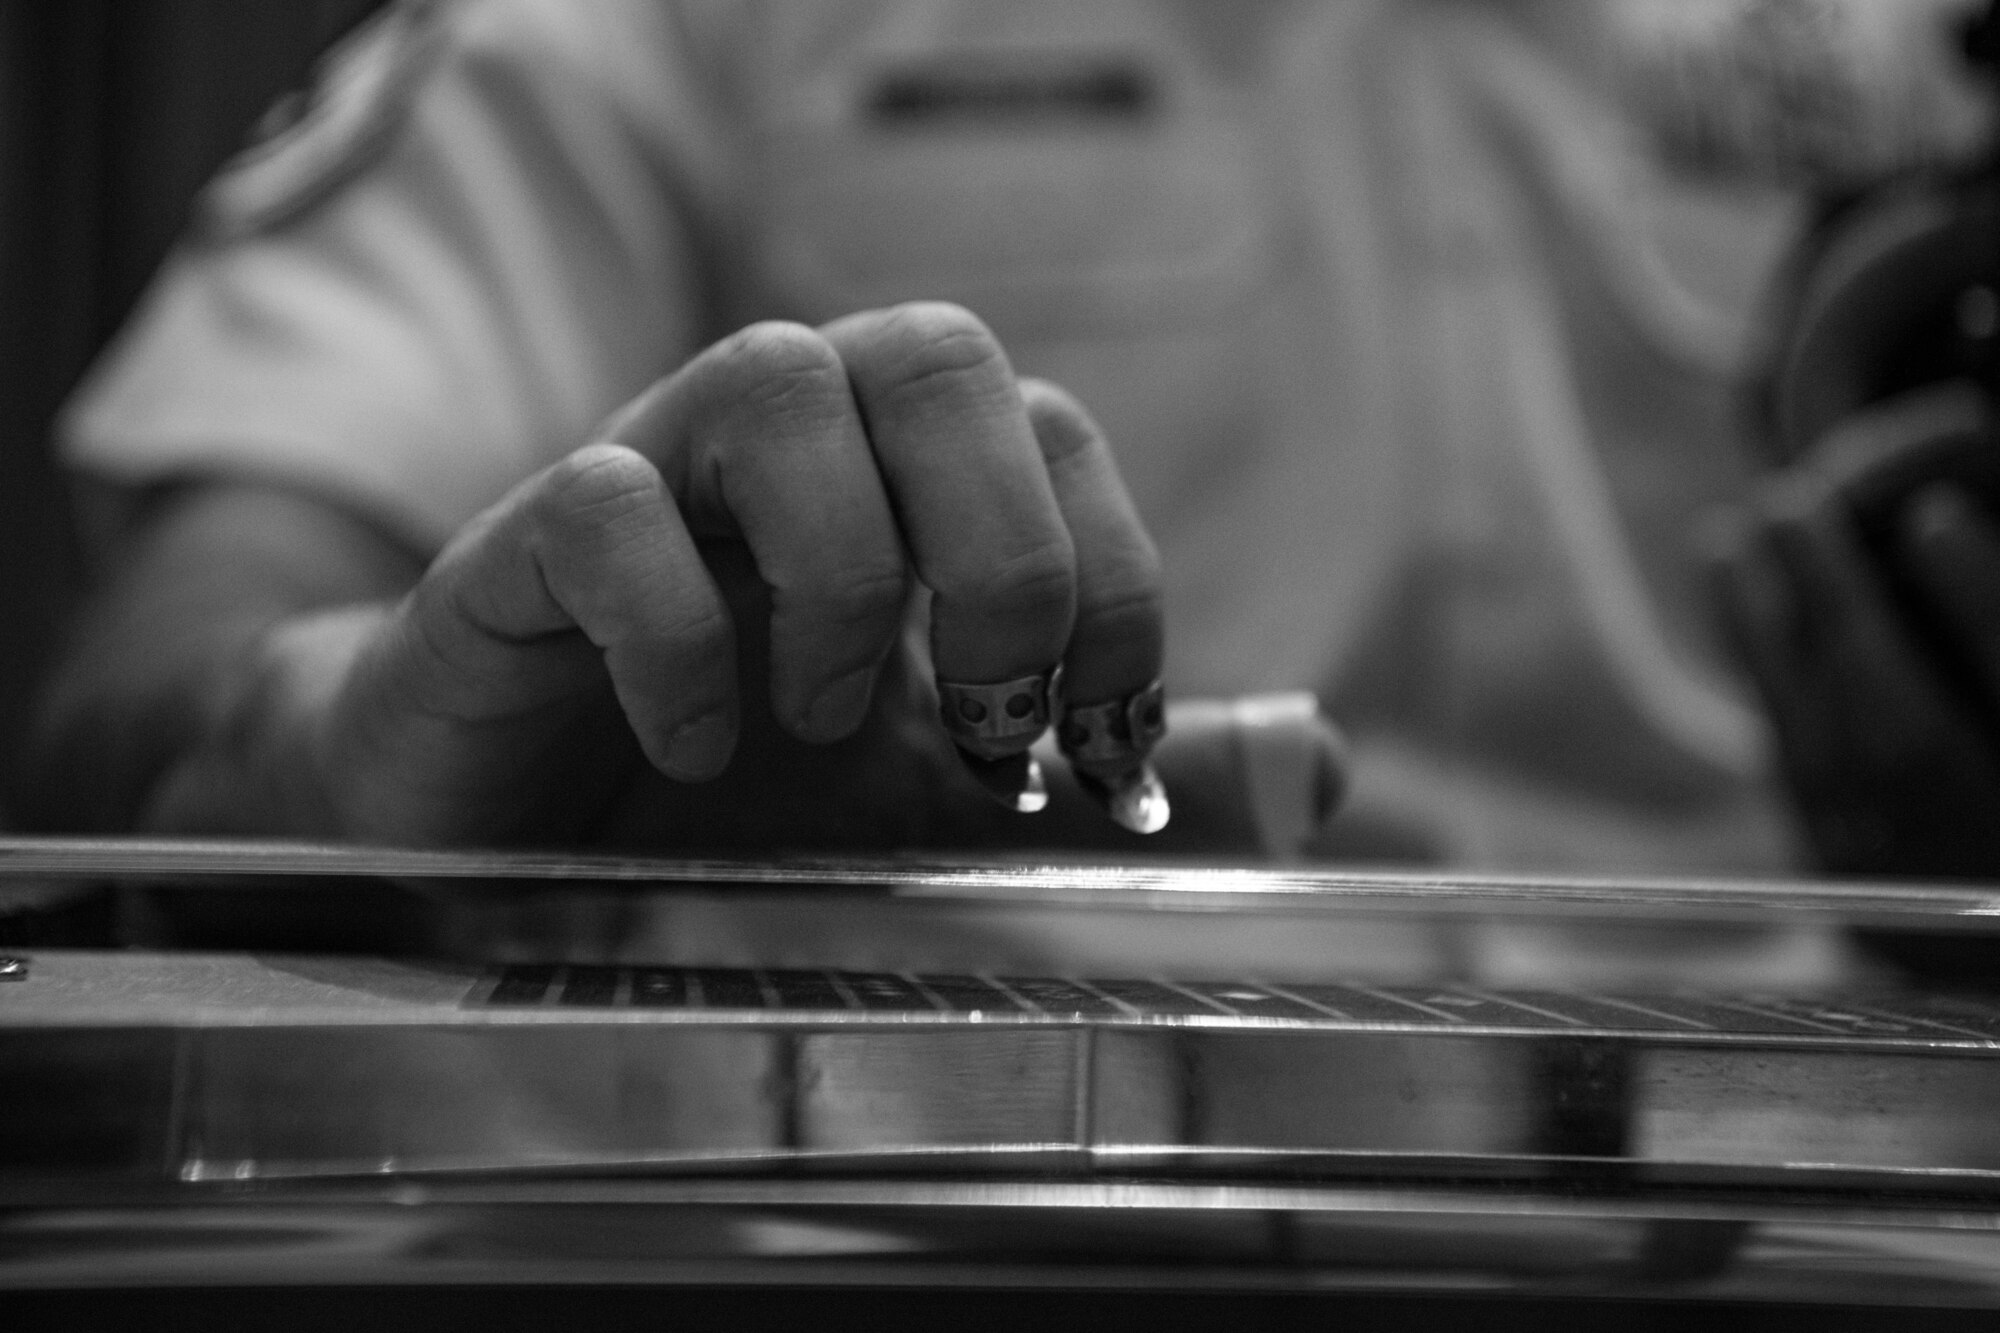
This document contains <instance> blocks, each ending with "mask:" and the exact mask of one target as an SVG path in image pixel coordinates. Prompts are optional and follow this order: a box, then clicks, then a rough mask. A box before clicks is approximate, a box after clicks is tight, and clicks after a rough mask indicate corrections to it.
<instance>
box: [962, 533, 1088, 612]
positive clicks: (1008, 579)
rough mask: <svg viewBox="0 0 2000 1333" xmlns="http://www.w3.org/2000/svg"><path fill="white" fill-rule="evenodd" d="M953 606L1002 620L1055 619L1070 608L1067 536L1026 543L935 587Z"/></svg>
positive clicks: (1072, 568) (1072, 591) (1072, 570)
mask: <svg viewBox="0 0 2000 1333" xmlns="http://www.w3.org/2000/svg"><path fill="white" fill-rule="evenodd" d="M938 592H939V594H940V595H941V596H946V597H949V598H951V599H952V600H953V601H954V602H956V603H957V604H958V605H959V606H961V607H963V608H965V609H967V610H970V611H974V612H976V613H979V614H983V615H991V616H999V617H1003V618H1006V619H1010V620H1012V619H1029V620H1044V619H1061V620H1064V621H1067V620H1069V619H1070V618H1072V617H1073V616H1074V615H1075V613H1076V560H1075V552H1074V551H1073V550H1072V549H1071V548H1070V546H1069V543H1068V542H1067V541H1051V542H1044V543H1042V544H1039V545H1036V546H1033V547H1029V548H1027V549H1026V550H1023V551H1020V552H1017V553H1015V554H1013V555H1010V556H1006V557H1003V558H1001V559H999V560H996V561H993V562H990V563H988V564H986V565H984V566H982V567H981V568H980V569H979V570H978V571H977V573H976V574H974V575H971V576H968V577H967V578H966V579H964V580H963V582H959V583H956V584H955V585H954V586H950V587H945V588H940V589H938Z"/></svg>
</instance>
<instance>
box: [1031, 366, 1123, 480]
mask: <svg viewBox="0 0 2000 1333" xmlns="http://www.w3.org/2000/svg"><path fill="white" fill-rule="evenodd" d="M1021 401H1022V402H1023V403H1024V404H1025V405H1026V407H1027V410H1028V421H1029V423H1030V424H1031V425H1032V426H1033V427H1034V431H1035V440H1036V443H1038V444H1039V445H1040V446H1041V449H1042V456H1043V458H1044V459H1046V460H1047V462H1048V464H1049V465H1050V466H1051V467H1060V466H1062V465H1064V464H1066V463H1069V462H1072V461H1073V460H1076V459H1079V458H1082V457H1085V456H1086V455H1089V454H1091V453H1093V452H1095V451H1096V450H1098V449H1101V448H1103V447H1104V439H1103V435H1102V433H1101V432H1100V431H1099V430H1098V428H1097V423H1096V422H1095V421H1094V420H1092V419H1091V416H1090V413H1088V412H1086V411H1085V410H1084V408H1083V404H1081V403H1079V402H1077V400H1076V399H1075V398H1074V397H1072V396H1071V395H1070V393H1069V391H1068V390H1066V389H1063V388H1061V387H1060V386H1058V385H1055V384H1051V383H1050V382H1049V381H1047V380H1038V379H1024V380H1022V381H1021Z"/></svg>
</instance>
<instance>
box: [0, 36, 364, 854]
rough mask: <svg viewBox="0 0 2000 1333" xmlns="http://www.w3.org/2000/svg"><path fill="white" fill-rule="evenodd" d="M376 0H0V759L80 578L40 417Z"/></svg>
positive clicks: (10, 747) (1, 762)
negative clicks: (330, 48)
mask: <svg viewBox="0 0 2000 1333" xmlns="http://www.w3.org/2000/svg"><path fill="white" fill-rule="evenodd" d="M379 3H380V0H285V2H284V3H282V4H272V3H269V0H62V3H59V4H58V3H50V2H49V0H0V310H5V311H6V312H7V318H6V319H5V320H4V321H0V768H4V767H5V766H6V765H7V763H8V762H9V761H10V757H11V755H12V754H13V753H14V751H15V749H16V748H17V746H16V743H17V740H18V738H19V736H20V734H21V731H22V727H23V724H24V723H25V721H26V717H25V713H26V709H27V706H28V701H29V699H30V697H31V695H32V682H33V680H34V678H35V676H36V674H37V673H38V672H39V670H40V669H41V667H42V665H43V664H44V662H45V661H46V660H47V657H48V653H49V648H50V642H51V640H52V639H53V638H54V636H55V635H56V634H57V633H58V629H59V626H60V624H61V621H62V618H63V616H64V615H65V614H66V612H67V611H68V609H69V607H70V606H71V605H72V604H73V603H74V602H75V600H76V597H77V595H78V593H79V592H80V588H81V584H82V582H83V572H82V568H81V562H80V559H79V557H78V553H77V551H76V548H75V545H74V542H73V540H72V534H71V528H70V524H69V517H68V510H67V507H66V503H65V496H64V493H63V488H62V486H61V483H60V481H59V479H58V477H57V474H56V469H55V466H54V463H53V461H52V459H51V457H50V453H49V448H48V437H49V423H50V420H51V418H52V417H53V416H54V414H55V411H56V409H57V407H58V406H59V405H60V404H61V402H62V400H63V399H64V397H66V396H67V395H68V393H69V391H70V389H71V387H72V386H73V385H74V384H75V382H76V380H77V378H78V376H80V375H81V374H82V373H83V370H84V368H85V367H86V366H87V365H88V364H89V362H90V360H91V358H92V357H93V356H95V355H96V353H97V351H98V349H99V348H100V347H101V346H102V345H103V343H104V341H105V340H106V339H107V338H108V337H109V336H110V335H111V332H112V331H113V330H114V329H116V328H117V327H118V325H119V324H120V323H121V322H122V321H123V320H124V318H125V315H126V313H127V312H128V311H129V310H130V308H131V305H132V303H133V301H134V300H135V299H136V298H137V296H138V294H139V292H140V290H141V289H142V288H143V287H144V285H145V283H146V281H147V279H148V278H149V277H150V276H151V274H152V272H153V270H154V268H155V267H156V266H157V265H158V264H159V261H160V258H161V256H163V255H164V254H165V253H166V250H167V247H168V245H169V244H170V243H171V242H172V240H173V238H174V236H175V235H177V234H178V233H179V232H180V231H181V229H182V225H183V222H184V220H185V218H186V216H187V211H188V204H189V201H190V200H191V199H192V198H193V197H194V195H195V192H196V191H197V190H198V189H199V188H200V187H201V185H202V184H203V183H204V182H205V181H206V180H207V179H208V177H209V176H210V175H211V174H212V173H213V172H214V171H215V169H216V168H217V167H218V166H219V165H221V163H222V162H223V161H224V160H225V159H227V158H228V157H229V156H230V155H231V154H232V153H234V152H235V151H236V149H237V148H238V147H239V146H240V145H241V144H242V142H243V140H244V138H245V136H246V134H247V133H248V130H249V127H250V126H251V125H252V124H253V123H255V121H256V120H257V118H258V117H259V116H260V115H261V114H262V112H263V111H264V109H265V108H266V107H267V106H268V105H270V103H271V102H272V101H273V100H274V99H276V97H277V96H278V95H279V94H280V93H282V92H283V91H284V90H286V89H287V88H290V87H293V86H295V85H297V84H298V83H300V82H301V81H302V80H303V79H304V77H305V74H306V71H307V69H308V68H309V67H310V65H311V63H312V60H313V58H314V56H315V55H316V54H317V53H318V52H319V51H320V50H321V49H322V48H324V47H325V46H326V45H327V44H328V43H329V42H331V41H332V40H333V39H334V38H336V37H337V36H339V35H340V34H341V33H342V32H344V31H345V30H346V29H348V28H349V27H351V26H352V25H353V24H354V23H355V22H357V21H358V20H359V19H360V18H361V17H362V16H364V15H365V14H366V13H368V12H369V11H371V10H373V9H374V8H375V7H376V6H377V5H378V4H379ZM4 824H5V818H4V812H3V811H0V827H4Z"/></svg>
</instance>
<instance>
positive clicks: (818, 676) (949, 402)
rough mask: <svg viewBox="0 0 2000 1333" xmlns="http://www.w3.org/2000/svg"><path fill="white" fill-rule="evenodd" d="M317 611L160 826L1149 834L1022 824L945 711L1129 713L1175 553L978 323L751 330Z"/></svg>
mask: <svg viewBox="0 0 2000 1333" xmlns="http://www.w3.org/2000/svg"><path fill="white" fill-rule="evenodd" d="M307 526H310V525H309V524H308V525H307ZM266 545H267V547H268V546H270V545H272V543H269V542H267V543H266ZM154 563H155V564H157V563H159V562H158V561H157V560H155V561H154ZM300 601H301V602H302V603H303V604H299V605H293V606H291V607H289V608H287V609H286V613H285V614H282V615H271V616H268V617H266V618H265V620H264V621H263V622H262V623H261V624H259V625H258V627H257V630H256V633H255V634H254V635H252V634H248V633H244V634H241V635H239V636H238V642H236V643H235V644H234V645H233V646H232V650H231V654H230V656H231V660H232V663H233V665H232V667H231V669H230V670H228V671H226V672H223V673H220V674H218V676H217V684H216V685H215V686H214V688H213V691H212V693H211V696H210V702H209V703H208V705H207V706H206V708H205V713H204V716H203V717H202V718H201V719H200V720H199V721H198V722H197V723H196V724H195V727H194V730H195V732H196V735H195V737H194V739H193V740H191V741H189V742H187V743H184V744H183V745H181V746H180V748H179V752H178V753H177V754H176V755H174V756H173V757H172V759H171V760H170V762H168V763H167V764H166V766H165V768H164V771H163V772H162V773H161V775H160V776H159V778H158V780H157V781H155V782H154V783H153V784H152V787H151V791H150V795H149V796H148V798H147V801H146V806H145V813H144V822H145V823H147V824H148V825H150V826H152V827H155V828H164V829H179V830H197V829H199V830H211V831H213V830H234V831H261V832H293V833H312V834H318V835H322V836H333V837H344V838H356V839H366V840H375V841H390V842H404V843H426V842H518V841H530V840H541V841H550V840H560V841H583V840H610V841H616V842H621V843H628V844H634V843H649V844H654V845H673V846H681V847H703V848H712V847H728V846H737V847H754V848H770V847H779V846H794V847H805V846H809V847H833V846H846V847H856V846H880V845H884V844H885V843H886V844H900V845H908V844H912V843H929V844H939V843H954V844H958V845H966V844H984V843H993V842H1009V841H1011V842H1019V841H1044V840H1060V841H1074V840H1076V839H1077V838H1078V837H1091V836H1096V837H1101V838H1105V839H1115V838H1126V839H1127V844H1126V845H1129V846H1134V847H1136V846H1142V845H1143V846H1146V847H1148V848H1151V847H1153V846H1154V844H1152V843H1144V844H1142V843H1140V842H1139V841H1138V840H1137V839H1131V838H1129V836H1128V835H1123V834H1119V833H1118V832H1117V830H1115V829H1113V828H1112V827H1111V825H1110V824H1109V823H1108V821H1105V820H1103V819H1102V817H1101V816H1097V815H1095V814H1094V813H1092V814H1090V816H1089V817H1088V818H1084V817H1083V816H1082V815H1080V814H1079V808H1083V807H1081V805H1080V803H1077V804H1073V805H1072V806H1071V807H1070V808H1069V809H1068V810H1067V811H1064V810H1058V811H1055V812H1051V814H1050V815H1048V816H1040V817H1034V818H1024V817H1022V816H1019V815H1015V814H1012V813H1010V812H1008V811H1005V810H1002V809H1000V808H999V807H998V806H996V805H994V804H993V803H992V802H991V801H989V800H987V799H986V798H985V797H984V795H983V794H982V793H981V791H980V789H979V786H978V784H976V783H974V782H973V781H972V780H971V779H970V778H969V777H968V776H967V774H966V772H965V770H964V768H963V766H962V765H961V764H960V762H959V761H958V759H957V757H956V754H955V752H954V750H953V748H952V747H951V745H950V744H949V743H948V742H947V740H946V739H945V737H944V733H943V731H942V729H941V727H940V725H939V723H938V719H937V713H936V704H935V694H934V686H933V680H934V679H939V680H950V681H956V682H967V683H984V682H994V681H1002V680H1010V679H1015V678H1019V677H1023V676H1029V675H1033V674H1035V673H1038V672H1042V671H1046V670H1047V669H1049V668H1050V667H1053V666H1055V665H1056V664H1057V663H1060V664H1061V666H1062V669H1063V673H1064V682H1065V683H1064V692H1065V695H1066V697H1067V698H1068V699H1069V700H1071V701H1072V702H1074V703H1077V704H1092V703H1098V702H1105V701H1112V700H1120V699H1124V698H1126V697H1128V696H1130V695H1132V694H1134V693H1135V692H1136V691H1139V690H1140V689H1142V688H1143V687H1144V686H1146V685H1147V684H1148V683H1149V682H1151V681H1153V680H1155V679H1157V678H1158V676H1159V674H1160V669H1161V657H1162V638H1163V636H1162V625H1161V609H1160V608H1161V589H1160V571H1159V564H1158V559H1157V556H1156V555H1155V553H1154V551H1153V548H1152V545H1151V543H1150V541H1149V540H1148V538H1147V536H1146V534H1145V532H1144V530H1143V528H1142V527H1141V526H1140V524H1139V522H1138V519H1137V517H1136V515H1135V513H1134V511H1133V509H1132V506H1131V503H1130V501H1129V499H1128V498H1127V496H1126V494H1125V491H1124V488H1123V485H1122V483H1121V482H1120V480H1119V478H1118V476H1117V473H1116V470H1115V469H1114V467H1113V465H1112V462H1111V458H1110V454H1109V451H1108V449H1107V447H1106V445H1105V443H1104V440H1103V439H1102V437H1101V435H1100V434H1099V432H1098V430H1097V428H1096V427H1095V425H1094V424H1093V423H1092V422H1091V420H1090V418H1089V417H1088V416H1087V415H1086V414H1085V413H1084V412H1083V410H1082V409H1081V408H1080V407H1079V406H1078V405H1077V404H1076V403H1075V402H1074V401H1073V400H1071V399H1070V398H1069V397H1068V396H1067V395H1065V394H1063V393H1062V392H1061V391H1060V390H1057V389H1055V388H1053V387H1052V386H1048V385H1044V384H1039V383H1032V382H1029V383H1022V382H1017V380H1016V379H1015V377H1014V375H1013V372H1012V371H1011V369H1010V368H1009V365H1008V362H1007V359H1006V357H1005V355H1004V353H1003V352H1002V350H1001V348H1000V347H999V345H998V343H997V342H996V341H995V340H994V338H993V337H992V335H991V334H990V333H989V332H988V331H987V330H986V329H985V328H984V326H983V325H981V324H980V323H979V322H978V321H977V320H976V319H974V318H973V317H972V316H970V315H968V314H967V313H965V312H964V311H962V310H959V309H957V308H955V307H950V306H943V305H910V306H902V307H898V308H895V309H891V310H886V311H876V312H870V313H866V314H860V315H855V316H851V317H849V318H847V319H843V320H840V321H837V322H835V323H833V324H831V325H828V326H825V327H823V328H821V329H817V330H814V329H808V328H804V327H802V326H797V325H785V324H765V325H758V326H754V327H752V328H749V329H746V330H744V331H743V332H741V333H739V334H737V335H735V336H733V337H731V338H728V339H726V340H724V341H723V342H721V343H718V344H717V345H715V346H714V347H712V348H710V349H708V350H707V351H706V352H704V353H702V354H701V355H700V356H698V357H696V358H695V359H694V360H692V361H691V362H689V363H688V364H687V365H686V366H684V367H683V368H682V369H681V370H679V371H678V372H676V373H675V374H673V375H671V376H669V377H668V378H666V379H664V380H662V381H661V382H659V383H658V384H656V385H655V386H654V387H653V388H652V389H650V390H648V391H647V392H646V393H644V394H642V395H641V396H640V397H639V398H638V399H637V400H635V401H634V402H633V403H631V404H630V405H628V406H627V407H626V408H625V409H623V410H622V411H620V412H619V413H618V414H616V415H615V416H614V417H613V418H612V419H611V420H610V421H609V422H608V423H606V425H605V426H604V428H603V429H602V431H601V432H600V435H599V438H598V439H596V440H593V441H591V442H588V443H586V444H585V445H584V446H583V447H582V448H580V449H578V450H577V451H576V452H575V453H573V454H571V455H569V456H568V457H566V458H564V459H563V460H562V461H560V462H558V463H556V464H555V465H553V466H552V467H550V468H548V469H546V470H544V471H543V472H541V473H539V474H537V475H535V476H533V477H531V478H529V479H528V480H526V481H525V482H523V483H522V484H521V485H520V486H518V487H517V488H516V489H515V490H514V491H513V492H512V493H510V494H509V495H508V496H507V497H505V498H504V499H503V500H501V501H500V502H499V503H498V504H496V505H495V506H493V507H492V508H491V509H489V510H488V511H486V512H485V513H484V514H482V515H480V516H479V517H478V518H477V519H475V520H474V521H473V522H472V523H471V524H469V525H468V526H467V527H466V528H465V529H464V530H463V531H462V532H460V533H459V534H458V535H457V536H456V538H455V539H454V540H453V541H451V542H450V543H449V544H448V546H447V547H446V549H445V550H444V551H443V552H442V553H441V554H440V555H439V556H438V557H437V558H436V559H435V560H434V561H433V562H432V563H431V564H430V566H429V567H428V569H427V570H426V571H425V572H424V573H423V574H422V576H421V578H420V579H418V580H417V581H416V582H415V585H414V587H413V588H411V589H410V590H409V592H408V593H407V595H405V596H403V597H401V598H400V600H396V601H386V600H379V599H378V600H374V601H360V602H352V601H347V602H345V603H343V602H342V600H341V599H335V598H329V597H325V596H323V595H320V594H319V593H317V592H314V593H313V594H311V595H309V596H306V597H303V598H301V599H300ZM913 607H917V608H919V609H921V610H926V611H927V612H928V628H929V633H928V643H927V644H923V643H919V642H914V641H913V639H912V636H911V635H910V634H909V633H908V632H907V627H908V626H909V625H910V624H912V623H916V622H914V621H913V617H912V610H913ZM933 673H934V674H933ZM1216 739H1217V738H1216V737H1214V736H1211V737H1210V742H1211V745H1210V748H1211V749H1213V748H1214V746H1213V742H1214V741H1216ZM1163 755H1167V756H1168V762H1169V763H1171V762H1172V760H1171V753H1170V752H1165V751H1163ZM1326 763H1327V764H1328V765H1330V764H1331V763H1332V759H1331V754H1330V751H1329V752H1328V757H1327V759H1326ZM1204 766H1206V767H1210V768H1212V767H1213V760H1212V758H1204V757H1203V756H1202V755H1200V754H1198V753H1192V752H1190V759H1189V769H1190V771H1193V770H1196V769H1201V768H1203V767H1204ZM1170 776H1171V774H1170ZM1322 785H1328V784H1322ZM1329 789H1330V786H1329ZM1070 796H1071V798H1072V799H1074V797H1075V793H1074V792H1071V793H1070ZM1211 804H1217V803H1214V802H1211ZM1238 804H1240V802H1239V803H1238ZM1219 805H1220V806H1221V807H1223V808H1224V811H1225V812H1224V813H1223V814H1222V816H1221V817H1220V818H1219V819H1218V818H1210V819H1208V820H1206V821H1201V820H1198V821H1197V823H1196V826H1194V827H1190V828H1186V829H1184V830H1181V831H1180V836H1176V837H1173V838H1171V839H1170V840H1169V841H1170V843H1173V842H1188V841H1192V842H1193V843H1194V844H1195V845H1201V844H1202V843H1204V842H1206V843H1207V845H1211V846H1213V845H1216V844H1215V835H1216V834H1218V833H1223V834H1224V838H1223V841H1224V842H1225V843H1229V842H1235V843H1242V842H1244V841H1245V840H1246V838H1245V835H1246V832H1248V831H1250V830H1252V829H1253V827H1254V821H1253V820H1250V819H1248V818H1247V816H1245V815H1244V814H1243V812H1241V811H1240V809H1238V810H1236V811H1235V812H1234V813H1233V814H1232V813H1228V812H1227V808H1228V807H1229V806H1230V805H1231V802H1229V801H1223V802H1220V803H1219ZM1201 806H1202V802H1201V801H1199V800H1198V801H1196V802H1195V804H1194V806H1193V807H1192V809H1193V810H1195V811H1199V810H1200V808H1201ZM1232 819H1234V821H1235V824H1236V827H1233V828H1230V829H1228V830H1227V831H1226V832H1225V830H1223V829H1222V828H1220V827H1218V825H1220V824H1228V823H1230V821H1231V820H1232ZM1204 822H1205V823H1207V824H1208V825H1209V828H1208V830H1207V832H1208V835H1209V836H1208V837H1207V838H1206V839H1204V838H1203V837H1202V833H1203V830H1202V828H1201V827H1200V824H1201V823H1204ZM1039 830H1049V831H1051V832H1052V833H1053V834H1054V837H1053V838H1049V837H1048V836H1047V835H1040V836H1038V831H1039ZM1246 849H1247V848H1246Z"/></svg>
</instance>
